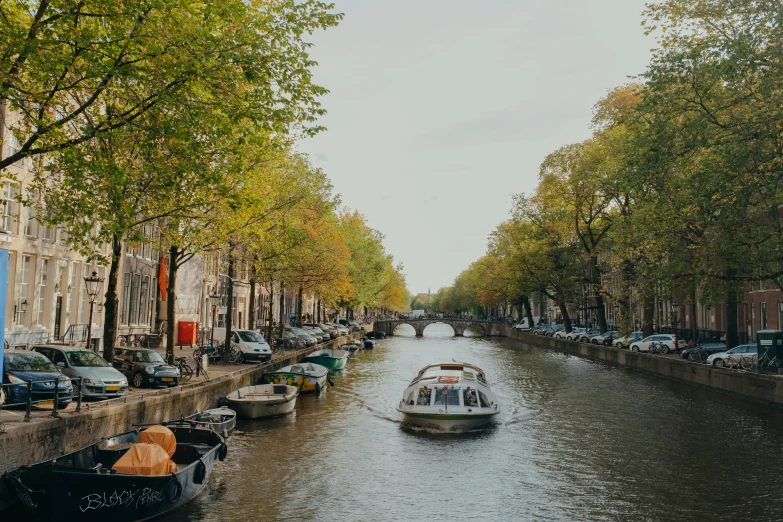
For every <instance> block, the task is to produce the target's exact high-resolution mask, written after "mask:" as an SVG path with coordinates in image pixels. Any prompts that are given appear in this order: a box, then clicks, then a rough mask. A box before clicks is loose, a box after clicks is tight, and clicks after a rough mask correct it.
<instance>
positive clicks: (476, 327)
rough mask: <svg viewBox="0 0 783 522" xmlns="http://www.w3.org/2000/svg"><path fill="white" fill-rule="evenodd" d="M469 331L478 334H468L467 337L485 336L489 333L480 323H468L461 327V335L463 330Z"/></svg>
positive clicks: (463, 333) (463, 332)
mask: <svg viewBox="0 0 783 522" xmlns="http://www.w3.org/2000/svg"><path fill="white" fill-rule="evenodd" d="M467 331H471V332H476V331H478V332H480V333H479V334H478V335H468V337H486V336H487V335H489V332H488V331H487V329H486V328H485V327H484V325H483V324H481V323H468V324H466V325H465V326H464V327H463V328H462V332H461V335H463V336H464V335H465V332H467Z"/></svg>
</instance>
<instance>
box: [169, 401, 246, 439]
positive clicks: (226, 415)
mask: <svg viewBox="0 0 783 522" xmlns="http://www.w3.org/2000/svg"><path fill="white" fill-rule="evenodd" d="M166 426H193V427H197V428H205V429H208V430H212V431H214V432H215V433H217V434H219V435H222V436H223V438H228V435H229V433H231V432H232V431H234V428H236V427H237V412H235V411H234V410H232V409H230V408H213V409H211V410H204V411H200V412H198V413H194V414H193V415H191V416H189V417H183V418H181V419H180V420H177V421H174V422H167V423H166Z"/></svg>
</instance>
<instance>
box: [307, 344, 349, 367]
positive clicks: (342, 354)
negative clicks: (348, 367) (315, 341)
mask: <svg viewBox="0 0 783 522" xmlns="http://www.w3.org/2000/svg"><path fill="white" fill-rule="evenodd" d="M305 359H306V360H307V362H311V363H315V364H320V365H321V366H324V367H326V368H328V369H329V370H342V369H343V368H345V363H346V362H347V361H348V352H347V351H345V350H340V349H339V348H324V349H323V350H316V351H314V352H313V353H311V354H310V355H308V356H307V357H305Z"/></svg>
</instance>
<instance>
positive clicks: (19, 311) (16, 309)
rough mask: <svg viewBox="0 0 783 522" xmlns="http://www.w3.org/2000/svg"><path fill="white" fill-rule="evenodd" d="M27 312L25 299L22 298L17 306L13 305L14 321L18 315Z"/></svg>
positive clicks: (17, 318)
mask: <svg viewBox="0 0 783 522" xmlns="http://www.w3.org/2000/svg"><path fill="white" fill-rule="evenodd" d="M26 312H27V299H23V300H22V302H21V303H19V306H18V307H17V305H14V321H18V320H19V316H20V315H24V314H25V313H26Z"/></svg>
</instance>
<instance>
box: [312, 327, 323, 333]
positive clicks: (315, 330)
mask: <svg viewBox="0 0 783 522" xmlns="http://www.w3.org/2000/svg"><path fill="white" fill-rule="evenodd" d="M310 330H311V331H313V332H315V333H317V334H322V333H324V331H323V330H321V329H320V328H318V327H317V326H312V327H310Z"/></svg>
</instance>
